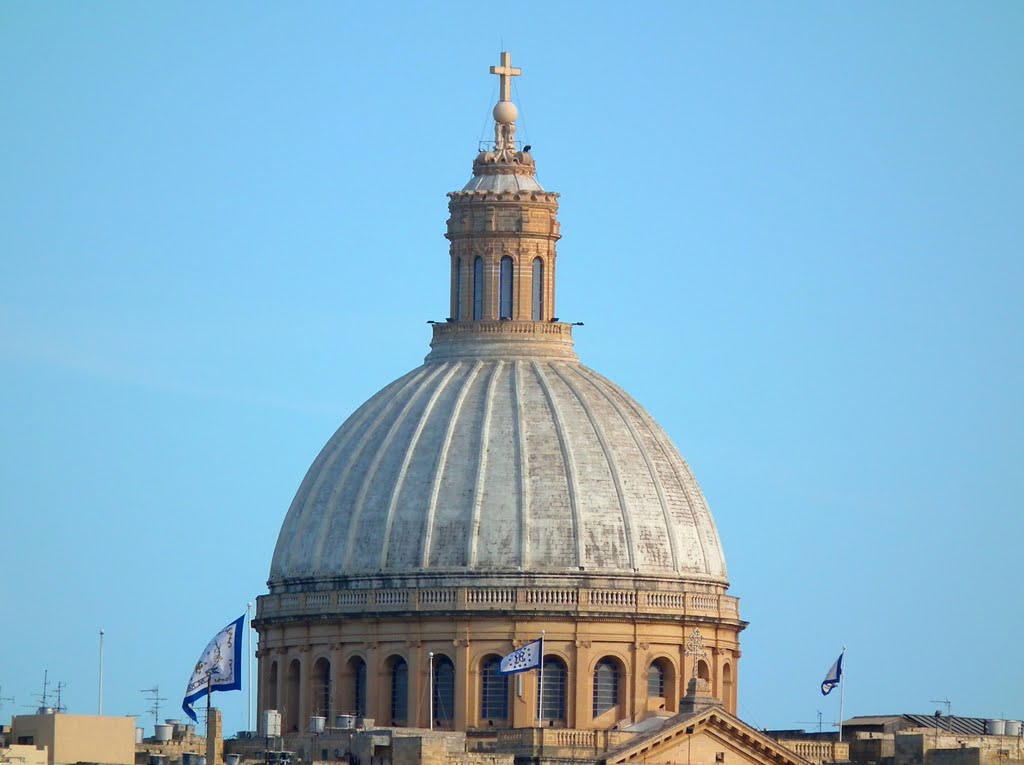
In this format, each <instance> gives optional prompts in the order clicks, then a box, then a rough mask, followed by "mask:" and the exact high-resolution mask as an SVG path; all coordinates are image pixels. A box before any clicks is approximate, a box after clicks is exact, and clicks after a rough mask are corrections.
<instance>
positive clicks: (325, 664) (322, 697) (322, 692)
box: [313, 657, 331, 720]
mask: <svg viewBox="0 0 1024 765" xmlns="http://www.w3.org/2000/svg"><path fill="white" fill-rule="evenodd" d="M313 714H315V715H318V716H321V717H326V718H327V719H328V720H330V719H331V663H330V662H329V661H328V660H327V659H325V658H323V657H320V658H319V659H317V660H316V663H315V664H314V665H313Z"/></svg>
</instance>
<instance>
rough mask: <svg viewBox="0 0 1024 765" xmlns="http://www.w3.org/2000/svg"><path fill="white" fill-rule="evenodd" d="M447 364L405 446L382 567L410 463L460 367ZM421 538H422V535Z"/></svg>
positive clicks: (386, 521)
mask: <svg viewBox="0 0 1024 765" xmlns="http://www.w3.org/2000/svg"><path fill="white" fill-rule="evenodd" d="M445 366H450V367H451V368H450V369H449V370H448V373H447V374H446V375H445V376H444V377H443V378H441V381H440V382H439V383H438V384H437V385H436V386H435V387H434V392H433V393H431V394H430V398H429V399H428V400H427V405H426V407H425V408H424V409H423V413H422V414H421V415H420V419H419V422H418V423H416V430H415V431H414V432H413V435H412V438H410V439H409V444H408V446H406V448H405V456H404V457H403V458H402V466H401V467H400V468H399V469H398V476H397V477H396V478H395V485H394V488H393V489H392V491H391V501H390V502H389V503H388V512H387V516H386V517H385V519H384V543H383V544H382V545H381V549H380V563H379V566H380V568H385V567H386V566H387V564H388V550H389V549H390V547H391V529H392V526H393V524H394V520H395V512H396V511H397V509H398V500H399V497H400V496H401V493H402V489H403V488H404V487H405V478H406V475H407V474H408V472H409V463H410V462H412V458H413V456H414V455H415V453H416V447H417V446H418V445H419V442H420V437H421V436H422V435H423V429H424V428H425V427H426V425H427V422H428V421H429V420H430V415H431V413H432V412H433V411H434V405H435V404H436V403H437V400H438V399H439V398H440V397H441V394H442V393H444V390H445V388H446V387H447V386H448V383H449V382H450V381H451V379H452V376H453V375H454V374H455V373H456V372H457V371H458V368H459V365H458V364H453V365H447V364H446V365H445ZM435 469H436V468H435ZM420 539H421V540H422V537H421V538H420Z"/></svg>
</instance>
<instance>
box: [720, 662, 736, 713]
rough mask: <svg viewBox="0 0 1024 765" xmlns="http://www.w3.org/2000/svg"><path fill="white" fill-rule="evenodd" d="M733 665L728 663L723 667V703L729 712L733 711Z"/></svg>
mask: <svg viewBox="0 0 1024 765" xmlns="http://www.w3.org/2000/svg"><path fill="white" fill-rule="evenodd" d="M732 699H733V695H732V664H730V663H729V662H726V663H725V664H723V665H722V703H723V704H725V708H726V709H727V710H731V709H732Z"/></svg>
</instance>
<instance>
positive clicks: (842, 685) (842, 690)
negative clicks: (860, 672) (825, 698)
mask: <svg viewBox="0 0 1024 765" xmlns="http://www.w3.org/2000/svg"><path fill="white" fill-rule="evenodd" d="M842 656H843V660H842V672H840V673H839V743H840V744H841V743H843V703H844V702H845V701H846V646H845V645H844V646H843V653H842Z"/></svg>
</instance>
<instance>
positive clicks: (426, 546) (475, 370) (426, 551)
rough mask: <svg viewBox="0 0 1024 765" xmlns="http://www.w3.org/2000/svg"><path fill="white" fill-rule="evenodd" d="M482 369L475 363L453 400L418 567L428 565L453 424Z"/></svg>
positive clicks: (428, 506) (432, 483) (432, 487)
mask: <svg viewBox="0 0 1024 765" xmlns="http://www.w3.org/2000/svg"><path fill="white" fill-rule="evenodd" d="M455 366H456V368H460V369H461V368H462V362H461V361H457V362H455ZM482 368H483V362H481V361H478V362H476V363H475V364H474V365H473V366H472V368H471V369H470V370H469V374H467V375H466V379H465V381H464V382H463V383H462V387H461V388H460V389H459V393H458V395H457V396H456V398H455V404H454V406H453V407H452V415H451V417H450V418H449V420H448V427H447V428H446V429H445V433H444V441H443V442H442V444H441V451H440V453H439V455H438V458H437V467H436V468H435V470H434V477H433V480H432V481H431V485H430V501H429V502H428V503H427V517H426V520H425V531H424V534H423V556H422V558H420V565H421V566H422V567H423V568H426V567H427V566H429V565H430V547H431V544H432V543H433V539H434V517H435V516H436V515H437V512H436V511H437V498H438V495H439V494H440V492H441V481H442V479H443V477H444V474H445V470H446V469H447V467H448V451H449V449H450V448H451V445H452V434H453V433H454V432H455V423H457V422H458V421H459V417H460V416H461V415H462V404H463V402H464V401H465V400H466V394H467V393H469V389H470V388H471V387H472V386H473V381H474V380H475V379H476V377H477V375H478V374H480V370H481V369H482Z"/></svg>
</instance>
